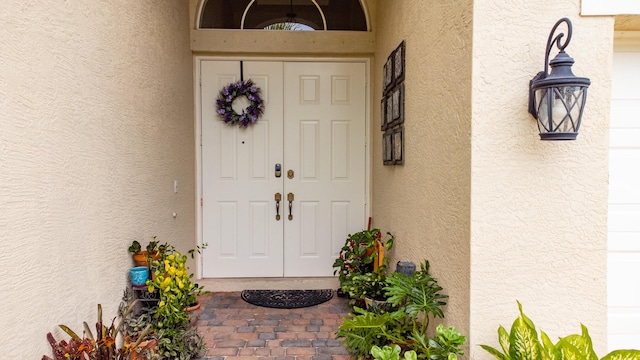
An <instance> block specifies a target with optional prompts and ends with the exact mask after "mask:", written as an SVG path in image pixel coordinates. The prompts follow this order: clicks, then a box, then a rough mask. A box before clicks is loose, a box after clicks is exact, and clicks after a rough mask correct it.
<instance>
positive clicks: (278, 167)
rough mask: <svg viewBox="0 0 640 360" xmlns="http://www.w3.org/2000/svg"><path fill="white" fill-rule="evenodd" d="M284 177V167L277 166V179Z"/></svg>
mask: <svg viewBox="0 0 640 360" xmlns="http://www.w3.org/2000/svg"><path fill="white" fill-rule="evenodd" d="M280 176H282V166H281V165H280V164H276V177H277V178H279V177H280Z"/></svg>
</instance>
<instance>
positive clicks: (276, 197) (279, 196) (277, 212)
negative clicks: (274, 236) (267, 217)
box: [275, 193, 282, 221]
mask: <svg viewBox="0 0 640 360" xmlns="http://www.w3.org/2000/svg"><path fill="white" fill-rule="evenodd" d="M275 199H276V221H280V200H282V194H280V193H276V195H275Z"/></svg>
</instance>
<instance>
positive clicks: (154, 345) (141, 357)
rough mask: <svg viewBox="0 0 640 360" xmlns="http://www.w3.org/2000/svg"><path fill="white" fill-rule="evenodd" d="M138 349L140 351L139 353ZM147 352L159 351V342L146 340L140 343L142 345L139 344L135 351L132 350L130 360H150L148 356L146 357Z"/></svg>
mask: <svg viewBox="0 0 640 360" xmlns="http://www.w3.org/2000/svg"><path fill="white" fill-rule="evenodd" d="M131 346H133V344H131ZM138 349H140V352H139V353H138ZM146 350H150V351H152V352H156V351H158V342H157V341H156V340H146V341H142V342H140V344H138V346H137V347H136V348H135V349H134V348H132V349H131V352H130V353H129V360H148V358H147V356H146V355H145V352H146Z"/></svg>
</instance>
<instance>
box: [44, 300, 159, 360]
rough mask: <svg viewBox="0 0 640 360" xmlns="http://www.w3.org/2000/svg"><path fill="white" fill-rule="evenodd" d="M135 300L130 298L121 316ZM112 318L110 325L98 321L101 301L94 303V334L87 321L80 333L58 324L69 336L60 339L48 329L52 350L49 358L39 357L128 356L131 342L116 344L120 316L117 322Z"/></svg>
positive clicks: (105, 359)
mask: <svg viewBox="0 0 640 360" xmlns="http://www.w3.org/2000/svg"><path fill="white" fill-rule="evenodd" d="M135 305H136V302H135V301H134V302H133V303H132V304H131V305H130V306H129V307H128V308H127V309H126V310H125V312H124V315H125V317H126V316H128V315H129V314H130V313H131V312H132V311H133V309H134V307H135ZM114 323H115V319H114V320H113V321H112V322H111V325H110V326H105V325H104V324H103V321H102V305H101V304H98V321H97V323H96V326H95V330H96V335H95V336H94V335H93V332H92V331H91V328H90V327H89V324H87V322H84V323H83V325H84V332H83V336H82V337H80V336H78V335H77V334H76V333H75V332H74V331H73V330H71V328H69V327H68V326H66V325H58V326H59V327H60V328H61V329H62V330H63V331H64V332H65V333H67V334H68V335H69V336H70V337H71V339H70V340H69V342H67V341H65V340H61V341H60V342H57V341H56V340H55V338H54V337H53V335H52V334H51V333H48V334H47V340H48V341H49V344H50V345H51V349H52V351H53V356H54V357H53V359H52V358H50V357H49V356H47V355H44V356H43V357H42V360H87V359H88V360H126V359H128V358H129V355H130V351H131V349H132V348H133V346H123V347H118V346H117V342H116V337H117V335H118V334H119V333H120V332H121V330H122V326H123V320H122V319H121V320H120V322H119V323H118V325H114ZM150 328H151V326H147V327H146V328H145V329H144V330H142V331H141V332H140V334H139V335H140V336H139V338H138V339H137V340H136V342H135V343H134V344H133V345H134V346H137V345H139V344H140V342H141V341H142V339H143V338H144V336H145V335H146V333H147V332H148V331H149V329H150Z"/></svg>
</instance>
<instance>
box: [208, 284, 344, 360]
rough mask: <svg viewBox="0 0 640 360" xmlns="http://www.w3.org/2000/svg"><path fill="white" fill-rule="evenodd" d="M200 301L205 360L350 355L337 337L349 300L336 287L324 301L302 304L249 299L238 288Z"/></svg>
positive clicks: (324, 359)
mask: <svg viewBox="0 0 640 360" xmlns="http://www.w3.org/2000/svg"><path fill="white" fill-rule="evenodd" d="M200 302H201V304H202V308H201V311H200V317H199V319H198V322H197V326H198V331H199V332H200V334H201V335H202V336H203V338H204V341H205V343H206V345H207V348H208V350H207V353H206V355H205V356H204V357H203V358H202V359H203V360H224V359H228V360H240V359H256V358H258V359H278V360H331V359H336V360H347V359H350V358H351V357H350V356H349V353H348V352H347V351H346V350H345V348H344V347H343V346H342V345H341V344H340V341H339V340H336V337H335V334H336V331H337V329H338V326H339V325H340V324H341V323H342V318H343V317H347V314H348V313H349V310H350V309H349V306H348V304H347V302H348V300H347V299H345V298H339V297H337V296H336V294H335V292H334V295H333V298H332V299H331V300H329V301H327V302H325V303H323V304H320V305H316V306H312V307H306V308H300V309H271V308H265V307H260V306H255V305H251V304H249V303H246V302H244V301H243V300H242V299H241V298H240V293H239V292H226V293H210V294H207V295H205V296H202V297H201V298H200Z"/></svg>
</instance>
